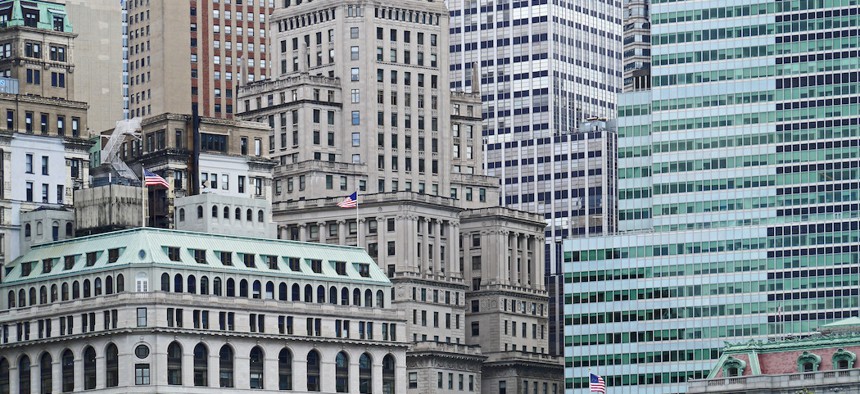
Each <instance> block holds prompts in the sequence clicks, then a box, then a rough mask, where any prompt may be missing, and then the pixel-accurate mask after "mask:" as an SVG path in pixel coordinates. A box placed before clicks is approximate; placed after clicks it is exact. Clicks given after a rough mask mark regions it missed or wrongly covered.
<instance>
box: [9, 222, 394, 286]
mask: <svg viewBox="0 0 860 394" xmlns="http://www.w3.org/2000/svg"><path fill="white" fill-rule="evenodd" d="M198 251H202V252H199V253H196V252H198ZM225 255H228V256H229V263H226V264H225V263H224V262H222V257H223V256H225ZM249 256H250V257H249ZM198 258H199V259H198ZM246 259H247V260H246ZM246 261H247V262H248V264H246V263H245V262H246ZM338 262H342V263H345V264H340V266H341V272H340V273H338V268H337V266H338V264H337V263H338ZM291 263H292V267H291ZM67 264H68V265H67ZM130 265H140V266H144V265H145V266H153V265H158V266H174V267H176V268H185V269H194V270H201V269H203V270H209V271H213V272H214V271H217V272H236V271H240V272H243V273H256V274H259V275H261V276H277V277H290V278H293V279H300V278H301V279H310V280H321V281H332V282H338V283H345V282H351V283H361V284H365V285H368V284H370V285H389V284H390V282H389V280H388V278H387V277H386V276H385V273H383V272H382V270H381V269H379V267H378V266H377V265H376V263H375V262H374V261H373V259H372V258H371V257H370V256H369V255H368V254H367V252H366V251H365V250H364V249H361V248H356V247H349V246H338V245H326V244H317V243H305V242H295V241H282V240H273V239H257V238H250V237H240V236H229V235H215V234H206V233H195V232H189V231H177V230H164V229H156V228H136V229H131V230H124V231H116V232H110V233H104V234H98V235H93V236H88V237H81V238H74V239H70V240H65V241H59V242H53V243H47V244H43V245H39V246H35V247H33V248H32V249H31V250H30V251H29V252H27V253H26V254H24V255H22V256H19V257H18V258H17V259H15V260H14V261H12V262H11V263H9V264H8V265H6V267H5V275H4V277H3V283H2V284H0V287H3V286H6V285H18V284H22V283H28V282H35V281H40V280H46V279H53V278H55V277H56V278H60V277H67V276H69V275H74V274H81V273H86V272H97V271H103V270H105V269H110V268H123V267H127V266H130ZM314 268H316V270H315V269H314Z"/></svg>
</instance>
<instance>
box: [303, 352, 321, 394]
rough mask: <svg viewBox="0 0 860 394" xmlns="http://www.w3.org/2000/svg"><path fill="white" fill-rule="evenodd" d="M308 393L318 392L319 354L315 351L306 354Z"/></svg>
mask: <svg viewBox="0 0 860 394" xmlns="http://www.w3.org/2000/svg"><path fill="white" fill-rule="evenodd" d="M306 375H307V377H308V391H320V354H319V352H317V351H316V350H311V351H310V352H309V353H308V359H307V373H306Z"/></svg>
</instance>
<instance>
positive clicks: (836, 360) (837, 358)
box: [833, 349, 857, 369]
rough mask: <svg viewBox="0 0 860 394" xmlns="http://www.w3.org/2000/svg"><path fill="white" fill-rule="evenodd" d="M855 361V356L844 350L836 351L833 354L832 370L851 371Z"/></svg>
mask: <svg viewBox="0 0 860 394" xmlns="http://www.w3.org/2000/svg"><path fill="white" fill-rule="evenodd" d="M856 361H857V356H856V355H855V354H854V353H853V352H849V351H847V350H845V349H838V350H836V352H835V353H833V368H835V369H851V368H854V362H856Z"/></svg>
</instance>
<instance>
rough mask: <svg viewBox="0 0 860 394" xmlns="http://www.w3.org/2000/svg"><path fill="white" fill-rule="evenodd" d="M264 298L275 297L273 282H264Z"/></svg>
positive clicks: (272, 298) (270, 298) (271, 298)
mask: <svg viewBox="0 0 860 394" xmlns="http://www.w3.org/2000/svg"><path fill="white" fill-rule="evenodd" d="M266 299H267V300H274V299H275V284H274V283H272V282H266Z"/></svg>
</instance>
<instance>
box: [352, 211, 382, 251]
mask: <svg viewBox="0 0 860 394" xmlns="http://www.w3.org/2000/svg"><path fill="white" fill-rule="evenodd" d="M355 231H356V232H355V245H356V246H358V247H359V248H364V249H367V243H366V242H365V240H366V239H367V218H361V219H358V223H356V224H355ZM377 231H379V229H378V228H377Z"/></svg>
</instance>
